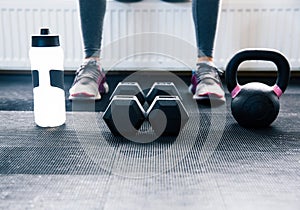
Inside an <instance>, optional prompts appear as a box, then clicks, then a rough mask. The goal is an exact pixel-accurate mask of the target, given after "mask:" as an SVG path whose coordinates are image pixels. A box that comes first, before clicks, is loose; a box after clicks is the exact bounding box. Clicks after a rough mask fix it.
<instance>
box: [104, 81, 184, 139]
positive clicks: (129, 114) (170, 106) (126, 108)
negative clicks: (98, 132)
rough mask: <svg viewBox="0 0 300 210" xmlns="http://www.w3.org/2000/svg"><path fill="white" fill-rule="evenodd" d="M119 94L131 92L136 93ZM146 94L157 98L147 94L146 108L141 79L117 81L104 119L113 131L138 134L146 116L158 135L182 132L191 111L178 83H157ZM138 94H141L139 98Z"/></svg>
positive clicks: (115, 132)
mask: <svg viewBox="0 0 300 210" xmlns="http://www.w3.org/2000/svg"><path fill="white" fill-rule="evenodd" d="M116 94H132V95H133V96H128V95H116ZM171 94H176V96H167V95H171ZM147 95H148V96H149V98H151V97H154V99H148V98H147V101H148V103H149V105H150V107H149V108H148V110H147V112H145V110H144V107H143V106H142V103H143V102H144V101H145V96H144V93H143V92H142V90H141V88H140V87H139V85H138V83H136V82H129V83H128V82H126V83H119V84H118V86H117V88H116V90H115V91H114V93H113V95H112V99H111V102H110V104H109V105H108V107H107V109H106V110H105V112H104V115H103V119H104V121H105V122H106V124H107V126H108V127H109V129H110V131H111V132H112V133H113V134H114V135H116V136H118V135H123V136H124V134H125V135H127V136H128V135H135V134H136V133H137V131H138V129H139V128H140V127H141V125H142V124H143V122H144V121H145V119H148V120H149V122H150V124H151V126H152V128H153V130H154V131H155V133H156V134H158V135H164V136H166V135H170V136H171V135H172V136H173V135H178V134H179V132H180V131H181V129H182V128H183V126H184V125H185V124H186V122H187V120H188V113H187V111H186V109H185V108H184V106H183V104H182V102H181V100H180V95H179V92H178V90H177V88H176V87H175V85H174V84H173V83H161V82H160V83H154V84H153V86H152V88H151V90H150V91H149V94H147ZM137 96H140V99H138V98H137ZM142 96H144V97H142ZM162 123H164V125H162Z"/></svg>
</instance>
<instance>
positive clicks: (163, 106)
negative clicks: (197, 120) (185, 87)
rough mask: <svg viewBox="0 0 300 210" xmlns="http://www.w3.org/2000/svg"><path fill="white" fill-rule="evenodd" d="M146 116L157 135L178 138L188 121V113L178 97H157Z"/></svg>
mask: <svg viewBox="0 0 300 210" xmlns="http://www.w3.org/2000/svg"><path fill="white" fill-rule="evenodd" d="M146 115H147V116H148V117H147V119H148V120H149V122H150V124H151V127H152V129H153V130H154V132H155V133H156V134H157V135H162V136H176V135H178V134H179V133H180V131H181V130H182V128H183V127H184V125H185V124H186V123H187V121H188V118H189V116H188V113H187V111H186V109H185V107H184V106H183V104H182V102H181V100H180V99H179V97H178V96H156V97H155V99H154V101H153V103H152V104H151V106H150V107H149V109H148V111H147V113H146Z"/></svg>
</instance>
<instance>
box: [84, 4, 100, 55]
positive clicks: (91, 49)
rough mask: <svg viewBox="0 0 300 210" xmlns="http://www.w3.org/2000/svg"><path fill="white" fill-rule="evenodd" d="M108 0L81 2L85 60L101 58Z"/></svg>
mask: <svg viewBox="0 0 300 210" xmlns="http://www.w3.org/2000/svg"><path fill="white" fill-rule="evenodd" d="M105 10H106V0H79V13H80V23H81V32H82V38H83V45H84V56H85V58H90V57H96V58H99V56H100V48H101V41H102V29H103V20H104V15H105Z"/></svg>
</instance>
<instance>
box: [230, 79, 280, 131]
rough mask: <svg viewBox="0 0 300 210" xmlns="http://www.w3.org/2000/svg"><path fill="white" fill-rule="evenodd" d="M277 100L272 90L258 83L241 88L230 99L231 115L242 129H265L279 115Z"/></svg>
mask: <svg viewBox="0 0 300 210" xmlns="http://www.w3.org/2000/svg"><path fill="white" fill-rule="evenodd" d="M279 108H280V104H279V100H278V97H277V95H276V94H275V93H274V92H273V90H272V88H271V87H270V86H268V85H265V84H263V83H259V82H251V83H248V84H246V85H243V86H242V89H241V91H240V92H239V94H237V95H236V97H234V98H233V99H232V102H231V110H232V115H233V117H234V118H235V120H236V121H237V122H239V124H240V125H242V126H244V127H265V126H268V125H270V124H271V123H272V122H273V121H274V120H275V119H276V118H277V115H278V113H279Z"/></svg>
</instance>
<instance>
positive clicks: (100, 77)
mask: <svg viewBox="0 0 300 210" xmlns="http://www.w3.org/2000/svg"><path fill="white" fill-rule="evenodd" d="M108 91H109V88H108V84H107V82H106V77H105V74H104V72H103V70H102V68H101V66H100V64H99V62H97V61H96V60H89V61H87V62H85V63H83V64H82V65H81V66H80V68H79V69H78V70H77V71H76V77H75V79H74V82H73V85H72V87H71V89H70V90H69V93H70V96H69V99H70V100H99V99H101V94H104V93H108Z"/></svg>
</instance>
